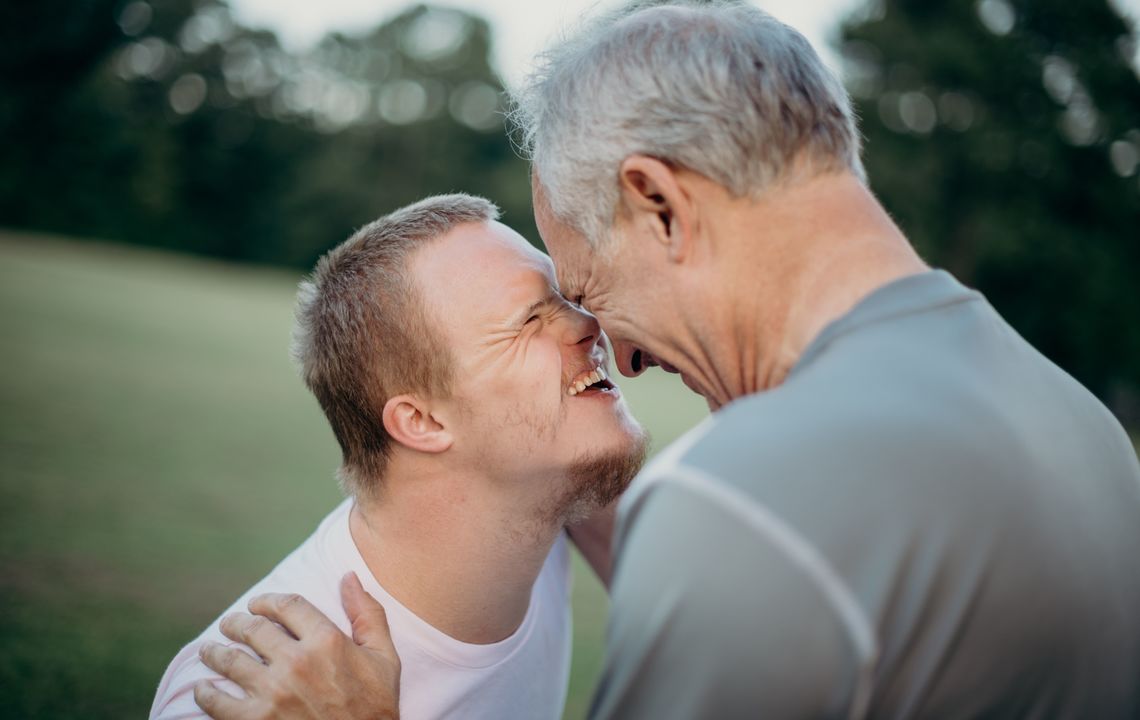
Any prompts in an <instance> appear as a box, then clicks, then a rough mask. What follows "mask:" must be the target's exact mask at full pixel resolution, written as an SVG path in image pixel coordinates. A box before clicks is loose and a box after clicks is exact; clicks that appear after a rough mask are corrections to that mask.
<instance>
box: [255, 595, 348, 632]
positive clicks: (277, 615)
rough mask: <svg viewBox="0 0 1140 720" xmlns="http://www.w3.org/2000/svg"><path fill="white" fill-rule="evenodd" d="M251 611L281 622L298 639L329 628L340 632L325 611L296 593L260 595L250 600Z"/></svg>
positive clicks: (326, 630)
mask: <svg viewBox="0 0 1140 720" xmlns="http://www.w3.org/2000/svg"><path fill="white" fill-rule="evenodd" d="M249 611H250V612H251V613H254V614H255V615H261V616H264V617H267V618H269V619H270V620H272V621H273V622H276V623H280V624H281V625H282V626H284V627H285V629H286V630H288V631H289V632H291V633H293V637H295V638H297V639H298V640H304V639H305V638H306V637H309V636H311V635H314V634H317V633H321V632H328V631H329V630H336V631H337V632H340V630H339V628H337V626H336V625H334V624H333V621H332V620H329V619H328V618H327V617H325V615H324V613H322V612H321V611H320V610H318V609H316V608H315V607H313V605H312V603H310V602H309V601H308V600H306V599H305V598H303V597H301V596H300V595H297V594H295V593H266V594H265V595H258V596H257V597H255V598H253V599H252V600H250V601H249Z"/></svg>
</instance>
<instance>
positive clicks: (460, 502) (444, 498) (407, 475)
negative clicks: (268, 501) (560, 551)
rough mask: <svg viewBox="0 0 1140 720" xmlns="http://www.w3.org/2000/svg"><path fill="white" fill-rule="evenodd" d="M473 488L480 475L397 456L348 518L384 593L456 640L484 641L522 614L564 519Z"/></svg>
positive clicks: (510, 627) (504, 633)
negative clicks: (526, 512)
mask: <svg viewBox="0 0 1140 720" xmlns="http://www.w3.org/2000/svg"><path fill="white" fill-rule="evenodd" d="M402 479H406V481H402ZM478 487H485V485H481V479H480V478H476V477H469V478H464V477H459V476H458V475H456V474H454V473H450V472H448V473H443V472H435V473H434V474H433V472H432V470H431V469H430V468H425V467H423V466H422V465H420V466H417V467H412V466H410V465H408V464H405V465H403V466H402V467H401V464H400V463H398V462H396V463H393V464H392V466H391V467H390V468H389V472H388V477H387V478H386V480H385V488H384V490H383V492H382V493H381V494H380V495H379V497H378V498H377V499H374V500H368V501H364V502H358V503H357V504H356V505H355V506H354V508H353V511H352V515H351V516H350V520H349V527H350V530H351V532H352V538H353V540H354V541H355V543H356V546H357V548H358V549H359V550H360V553H361V555H362V556H363V557H364V561H365V563H366V564H367V565H368V569H369V570H370V571H371V572H372V574H373V575H374V576H375V578H376V580H377V581H378V582H379V583H380V585H382V586H383V587H384V589H385V590H386V591H387V592H388V593H389V594H391V595H392V596H393V597H394V598H396V599H397V600H398V601H400V603H401V604H403V605H404V606H405V607H407V608H408V609H409V610H411V611H412V612H414V613H415V614H416V615H418V616H419V617H420V618H422V619H423V620H424V621H426V622H428V623H429V624H431V625H432V626H434V627H435V628H437V629H438V630H440V631H442V632H444V633H446V634H447V635H450V636H451V637H453V638H455V639H456V640H460V641H463V642H468V643H478V644H486V643H493V642H498V641H500V640H503V639H505V638H507V637H509V636H510V635H511V634H512V633H513V632H514V631H515V630H516V629H518V627H519V625H520V624H521V623H522V621H523V619H524V618H525V617H526V612H527V609H528V608H529V606H530V597H531V589H532V587H533V586H534V582H535V580H536V579H537V578H538V575H539V573H540V572H541V570H542V566H543V563H544V562H545V560H546V557H547V555H548V554H549V553H550V548H551V546H552V545H553V543H554V541H555V539H556V538H557V536H558V533H559V532H561V530H562V525H561V524H560V523H557V522H556V521H553V520H547V521H540V520H538V519H535V520H529V519H521V518H520V517H519V515H520V513H519V509H518V507H517V506H514V507H511V506H510V505H509V504H508V503H506V502H496V499H495V498H494V497H492V496H490V495H489V494H487V493H481V492H471V489H472V488H478ZM537 516H538V513H536V518H537Z"/></svg>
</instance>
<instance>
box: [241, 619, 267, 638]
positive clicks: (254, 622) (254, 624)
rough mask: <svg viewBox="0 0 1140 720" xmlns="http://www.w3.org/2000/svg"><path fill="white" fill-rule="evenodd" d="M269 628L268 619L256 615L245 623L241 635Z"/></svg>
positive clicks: (249, 634)
mask: <svg viewBox="0 0 1140 720" xmlns="http://www.w3.org/2000/svg"><path fill="white" fill-rule="evenodd" d="M268 628H269V621H268V620H266V619H265V618H263V617H261V616H260V615H256V616H254V617H253V619H251V620H250V621H249V622H247V623H246V625H245V632H244V633H243V635H245V636H246V637H249V636H251V635H258V634H261V633H263V632H265V631H266V630H267V629H268Z"/></svg>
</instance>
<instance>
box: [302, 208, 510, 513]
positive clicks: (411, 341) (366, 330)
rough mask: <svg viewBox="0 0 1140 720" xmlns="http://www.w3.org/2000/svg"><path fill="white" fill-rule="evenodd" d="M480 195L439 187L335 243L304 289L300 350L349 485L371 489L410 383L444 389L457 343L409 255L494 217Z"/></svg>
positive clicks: (362, 492)
mask: <svg viewBox="0 0 1140 720" xmlns="http://www.w3.org/2000/svg"><path fill="white" fill-rule="evenodd" d="M498 217H499V211H498V208H497V207H495V205H494V204H493V203H491V202H490V201H488V200H485V199H483V198H480V197H474V196H471V195H463V194H454V195H439V196H435V197H430V198H427V199H425V200H421V201H420V202H417V203H415V204H413V205H409V206H407V207H404V208H401V209H399V210H396V211H395V212H393V213H390V214H388V215H385V216H384V217H382V218H380V219H378V220H375V221H374V222H371V223H369V224H368V225H365V226H364V227H362V228H360V229H359V230H357V231H356V232H355V233H354V234H353V235H352V237H350V238H348V240H346V241H344V242H343V243H341V244H340V245H338V246H337V247H336V248H334V249H332V250H330V251H329V252H328V253H327V254H326V255H325V256H324V257H322V258H321V259H320V261H319V262H318V263H317V266H316V268H315V269H314V270H313V273H312V275H311V276H310V277H309V278H307V279H306V280H304V281H303V282H302V283H301V285H300V289H299V292H298V294H297V317H296V324H295V326H294V331H293V357H294V360H295V361H296V362H297V364H298V366H299V368H300V372H301V377H302V378H303V379H304V381H305V385H306V386H307V387H308V388H309V390H310V391H312V393H313V395H315V396H316V398H317V401H318V402H319V403H320V405H321V409H322V410H323V411H324V413H325V417H326V418H328V421H329V425H331V426H332V430H333V433H334V434H335V435H336V439H337V442H338V443H339V444H340V448H341V453H342V456H343V459H342V462H341V466H340V469H339V471H338V473H337V475H338V478H339V479H340V482H341V486H342V487H343V488H344V490H345V492H347V493H350V494H352V495H353V496H357V497H361V496H364V497H367V496H371V495H373V494H374V493H375V492H376V491H377V490H378V489H379V487H380V485H381V481H382V479H383V476H384V472H385V469H386V467H387V463H388V459H389V457H390V453H391V437H390V436H389V435H388V433H387V432H386V431H385V429H384V422H383V410H384V404H385V403H386V402H387V401H388V399H389V398H391V397H393V396H395V395H399V394H401V393H405V392H424V393H428V394H429V395H432V396H436V397H446V396H447V395H448V393H449V391H450V382H451V373H452V361H451V352H450V349H449V348H448V347H447V345H446V343H445V342H443V341H442V339H441V338H440V335H439V333H438V331H437V330H436V328H435V327H434V322H433V321H432V320H431V318H429V317H428V314H427V312H426V310H425V307H424V303H423V301H422V296H421V292H420V289H419V288H418V287H416V283H415V282H414V281H413V278H412V277H411V273H410V271H409V258H410V257H411V256H412V254H413V253H414V252H415V251H416V250H418V249H419V248H420V247H422V246H423V245H424V244H425V243H427V242H431V241H432V240H435V239H437V238H439V237H441V236H442V235H444V234H446V233H447V232H448V231H449V230H451V229H452V228H453V227H455V226H457V225H461V224H463V223H469V222H487V221H491V220H495V219H497V218H498Z"/></svg>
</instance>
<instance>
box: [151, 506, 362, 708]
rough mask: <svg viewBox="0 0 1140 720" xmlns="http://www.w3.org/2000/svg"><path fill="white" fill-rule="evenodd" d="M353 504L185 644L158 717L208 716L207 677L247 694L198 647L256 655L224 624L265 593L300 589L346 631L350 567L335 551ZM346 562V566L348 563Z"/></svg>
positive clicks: (169, 671)
mask: <svg viewBox="0 0 1140 720" xmlns="http://www.w3.org/2000/svg"><path fill="white" fill-rule="evenodd" d="M349 507H350V502H349V501H347V500H346V501H345V502H344V503H342V504H341V505H340V506H338V507H337V508H336V509H335V510H333V511H332V512H331V513H329V515H328V516H326V517H325V519H324V520H323V521H322V522H321V524H320V526H319V527H318V528H317V530H316V531H315V532H314V533H313V534H312V535H310V536H309V537H308V538H307V539H306V540H305V541H304V542H303V543H301V545H299V546H298V547H297V548H296V549H295V550H294V551H293V552H291V553H290V554H289V555H288V556H287V557H286V558H285V559H284V560H282V561H281V562H280V563H279V564H278V565H277V566H276V567H275V568H274V569H273V570H272V571H270V573H269V574H268V575H266V576H265V577H264V578H262V579H261V580H260V581H258V582H257V583H256V584H255V585H253V587H251V588H250V589H249V590H247V591H246V592H245V593H244V594H242V596H241V597H239V598H238V599H237V600H236V601H234V603H233V604H232V605H230V606H229V607H228V608H227V609H226V610H225V611H223V612H222V613H221V614H219V615H218V616H217V617H216V618H214V620H213V622H211V623H210V625H209V626H208V627H207V628H206V629H205V630H204V631H202V633H201V634H200V635H199V636H198V637H196V638H194V640H192V641H190V642H189V643H188V644H187V645H186V646H185V647H183V648H182V649H181V650H180V651H179V652H178V654H177V655H175V657H174V659H173V660H172V661H171V662H170V665H169V666H167V668H166V672H165V673H163V676H162V680H161V681H160V682H159V686H158V690H157V692H156V694H155V698H154V703H153V704H152V706H151V711H150V717H151V718H152V720H155V719H157V718H162V720H179V719H182V718H202V717H205V715H204V714H203V713H202V711H201V709H199V707H198V705H197V704H196V703H195V702H194V685H195V684H196V683H198V682H199V681H201V680H212V681H215V682H217V683H218V686H219V687H220V688H222V689H223V690H224V691H226V692H228V693H230V694H231V695H236V696H239V697H241V696H242V695H243V693H242V691H241V689H240V688H239V687H238V686H237V685H234V684H233V683H231V682H229V681H228V680H225V679H223V678H221V676H219V675H218V674H217V673H215V672H214V671H212V670H210V669H209V668H207V667H206V666H205V665H204V664H202V661H201V660H200V659H199V658H198V651H199V650H200V648H201V647H202V646H203V645H204V644H205V643H207V642H215V643H220V644H222V645H227V646H232V647H238V648H240V649H242V650H245V651H246V652H249V653H250V654H251V655H253V651H252V650H249V649H248V648H246V647H245V646H244V645H241V644H239V643H235V642H233V641H231V640H229V639H228V638H226V636H224V635H223V634H222V632H221V630H220V629H219V623H220V622H221V620H222V618H223V617H225V616H226V615H228V614H230V613H234V612H248V610H247V606H248V604H249V601H250V600H251V599H252V598H253V597H255V596H257V595H261V594H263V593H278V592H280V593H286V592H297V593H301V594H303V595H304V596H305V599H307V600H308V601H309V602H311V603H312V604H313V605H314V606H315V607H316V608H317V609H318V610H320V611H321V612H323V613H324V614H325V615H326V616H328V617H329V618H330V619H331V620H332V621H333V622H334V623H336V624H337V625H338V626H339V627H340V628H341V629H342V630H345V629H346V628H347V627H348V620H347V618H346V617H345V614H344V610H343V608H342V607H341V604H340V595H339V589H338V588H339V581H340V578H341V577H342V576H343V575H344V573H345V572H347V571H348V570H349V569H351V568H349V567H348V566H347V564H345V557H344V554H343V553H339V552H335V547H331V546H332V545H335V542H336V540H337V536H338V535H339V533H341V532H347V522H348V520H347V517H348V509H349ZM342 565H343V567H342Z"/></svg>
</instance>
